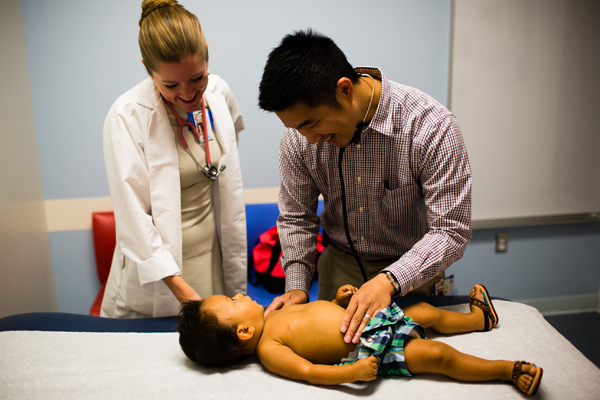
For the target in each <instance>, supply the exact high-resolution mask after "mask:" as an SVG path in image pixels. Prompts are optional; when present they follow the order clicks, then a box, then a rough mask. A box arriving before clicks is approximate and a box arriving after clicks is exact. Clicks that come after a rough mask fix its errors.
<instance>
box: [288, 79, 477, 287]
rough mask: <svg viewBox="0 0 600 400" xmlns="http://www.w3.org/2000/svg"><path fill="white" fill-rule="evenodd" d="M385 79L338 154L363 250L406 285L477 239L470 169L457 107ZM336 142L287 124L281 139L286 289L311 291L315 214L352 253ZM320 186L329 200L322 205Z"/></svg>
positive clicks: (352, 226) (352, 225)
mask: <svg viewBox="0 0 600 400" xmlns="http://www.w3.org/2000/svg"><path fill="white" fill-rule="evenodd" d="M357 71H358V72H361V73H368V74H370V75H371V76H373V77H374V78H376V79H380V80H381V82H382V85H381V97H380V100H379V104H378V106H377V110H376V112H375V115H374V117H373V119H372V120H371V122H370V123H369V125H368V126H367V127H365V128H363V130H362V132H361V134H360V140H358V141H353V142H352V143H351V144H349V145H348V146H347V147H346V148H345V152H344V155H343V162H342V171H343V179H344V185H345V192H346V205H347V206H346V208H347V214H348V225H349V231H350V236H351V239H352V243H353V245H354V247H355V249H356V251H357V252H358V255H359V257H360V258H361V259H363V260H367V261H379V260H390V259H394V260H396V261H392V262H391V263H390V265H389V267H387V268H385V270H386V271H390V272H391V273H392V274H393V275H394V276H395V277H396V279H397V280H398V282H399V283H400V286H401V294H402V295H404V294H406V293H407V292H409V291H410V290H412V289H413V288H416V287H419V286H420V285H422V284H423V283H425V282H426V281H428V280H430V279H431V278H433V277H434V276H436V275H437V274H438V273H440V272H441V271H443V270H444V269H446V268H447V267H448V266H450V264H452V263H453V262H454V261H456V260H458V259H460V258H461V257H462V255H463V253H464V250H465V247H466V245H467V244H468V243H469V241H470V240H471V235H472V231H471V169H470V166H469V160H468V157H467V152H466V149H465V145H464V142H463V138H462V135H461V132H460V128H459V126H458V124H457V122H456V119H455V118H454V115H452V113H450V111H448V109H446V107H444V106H443V105H442V104H440V103H439V102H437V101H435V100H434V99H433V98H431V97H429V96H428V95H426V94H425V93H423V92H421V91H419V90H417V89H415V88H411V87H408V86H404V85H401V84H398V83H395V82H392V81H388V80H387V79H386V78H385V76H383V74H382V73H381V72H380V71H379V70H378V69H375V68H357ZM339 152H340V149H339V148H337V147H335V146H333V145H331V144H329V143H327V142H318V143H316V144H313V145H311V144H309V143H308V141H307V140H306V138H304V137H303V136H302V135H301V134H300V133H299V132H298V131H297V130H295V129H292V128H286V130H285V132H284V135H283V137H282V140H281V145H280V154H279V170H280V176H281V187H280V192H279V210H280V216H279V219H278V221H277V228H278V231H279V237H280V240H281V247H282V251H283V256H282V259H281V265H282V267H283V270H284V271H285V274H286V291H289V290H292V289H302V290H304V291H305V292H306V293H307V294H308V293H309V292H310V290H309V289H310V280H311V278H312V275H313V274H314V270H315V264H314V254H315V247H316V239H317V235H318V231H319V224H321V225H322V226H323V229H324V230H325V232H326V233H327V234H328V236H329V237H330V240H331V243H332V244H333V245H335V247H337V248H338V249H341V250H343V251H345V252H347V253H349V254H352V250H351V248H350V246H349V245H348V242H347V239H346V232H345V228H344V220H343V209H342V191H341V183H340V174H339V165H338V162H339ZM320 194H322V195H323V198H324V205H325V209H324V211H323V213H322V214H321V215H320V216H319V215H317V214H316V210H317V205H318V197H319V195H320Z"/></svg>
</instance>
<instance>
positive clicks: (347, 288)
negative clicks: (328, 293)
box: [333, 285, 358, 308]
mask: <svg viewBox="0 0 600 400" xmlns="http://www.w3.org/2000/svg"><path fill="white" fill-rule="evenodd" d="M356 292H358V289H357V288H355V287H354V286H352V285H344V286H340V288H339V289H338V290H337V293H336V295H335V299H333V303H335V304H337V305H338V306H341V307H344V308H346V307H348V303H349V302H350V299H351V298H352V295H353V294H354V293H356Z"/></svg>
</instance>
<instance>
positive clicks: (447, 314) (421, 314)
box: [402, 285, 491, 334]
mask: <svg viewBox="0 0 600 400" xmlns="http://www.w3.org/2000/svg"><path fill="white" fill-rule="evenodd" d="M471 296H474V297H475V298H476V299H480V300H482V301H483V292H482V290H481V286H477V285H476V286H475V287H473V290H472V291H471ZM402 310H404V313H405V314H406V315H407V316H409V317H410V318H412V319H413V321H415V322H416V323H418V324H419V325H422V326H423V327H425V328H431V329H433V330H434V331H436V332H439V333H444V334H453V333H466V332H474V331H481V330H482V329H483V328H484V325H485V321H484V318H487V317H485V316H484V314H483V310H482V309H481V308H478V307H475V306H471V312H469V313H459V312H455V311H447V310H440V309H439V308H436V307H433V306H432V305H430V304H427V303H416V304H411V305H409V306H406V307H402ZM490 323H491V321H490Z"/></svg>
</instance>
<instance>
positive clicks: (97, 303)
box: [90, 211, 117, 316]
mask: <svg viewBox="0 0 600 400" xmlns="http://www.w3.org/2000/svg"><path fill="white" fill-rule="evenodd" d="M92 234H93V236H94V253H95V254H96V270H97V271H98V279H99V280H100V282H101V283H102V287H101V288H100V291H99V292H98V295H97V296H96V300H94V304H92V308H90V315H94V316H100V308H101V307H102V298H103V297H104V290H105V289H106V281H107V280H108V273H109V272H110V265H111V263H112V258H113V253H114V252H115V246H116V245H117V234H116V231H115V214H114V213H113V212H112V211H107V212H95V213H92Z"/></svg>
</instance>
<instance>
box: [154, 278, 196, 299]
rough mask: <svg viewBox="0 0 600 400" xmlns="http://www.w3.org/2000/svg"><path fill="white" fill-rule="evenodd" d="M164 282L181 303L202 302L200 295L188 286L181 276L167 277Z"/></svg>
mask: <svg viewBox="0 0 600 400" xmlns="http://www.w3.org/2000/svg"><path fill="white" fill-rule="evenodd" d="M163 282H164V283H165V284H166V285H167V286H168V287H169V289H171V292H173V295H174V296H175V298H177V300H178V301H179V302H180V303H182V304H183V303H185V302H186V301H190V300H202V297H200V296H198V293H196V291H195V290H194V289H192V287H191V286H190V285H188V284H187V283H186V282H185V281H184V280H183V278H182V277H181V276H180V275H173V276H167V277H166V278H163Z"/></svg>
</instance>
